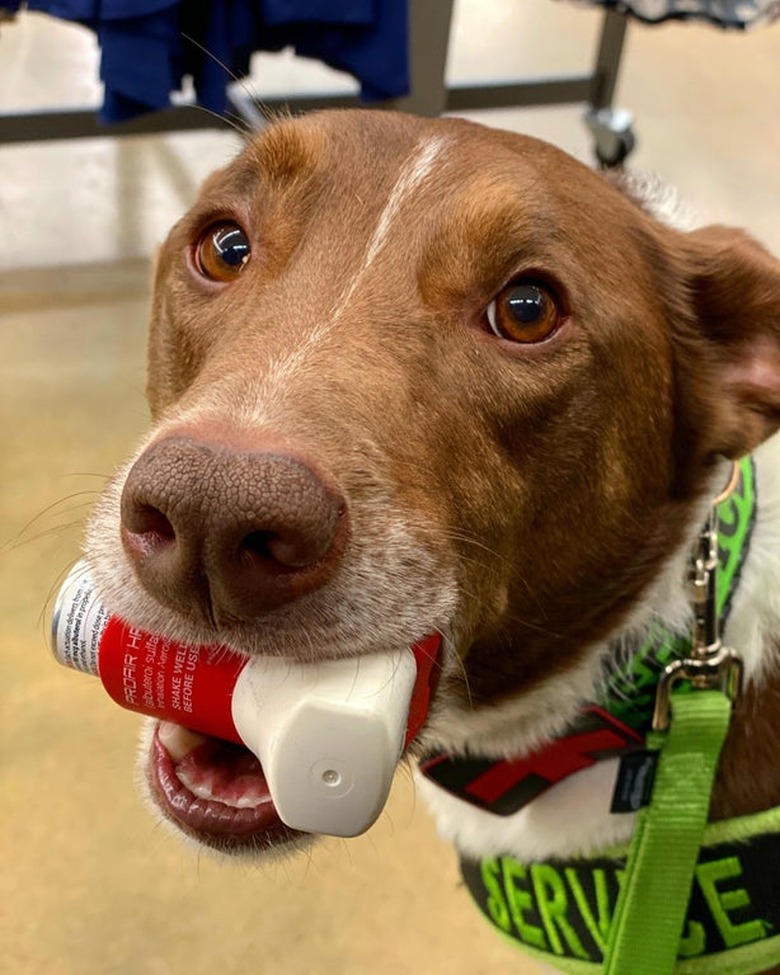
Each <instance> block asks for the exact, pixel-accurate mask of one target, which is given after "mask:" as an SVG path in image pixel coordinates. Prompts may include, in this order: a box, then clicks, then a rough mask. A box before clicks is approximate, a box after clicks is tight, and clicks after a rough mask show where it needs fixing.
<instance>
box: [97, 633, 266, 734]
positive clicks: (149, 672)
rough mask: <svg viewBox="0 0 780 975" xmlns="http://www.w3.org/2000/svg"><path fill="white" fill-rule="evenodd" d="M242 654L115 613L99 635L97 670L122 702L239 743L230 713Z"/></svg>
mask: <svg viewBox="0 0 780 975" xmlns="http://www.w3.org/2000/svg"><path fill="white" fill-rule="evenodd" d="M246 663H247V661H246V658H244V657H239V656H237V655H236V654H232V653H229V652H228V651H226V650H225V649H224V647H188V646H182V645H181V644H178V643H172V642H171V641H170V640H167V639H165V638H164V637H161V636H158V635H157V634H153V633H146V632H144V631H143V630H139V629H137V628H136V627H132V626H129V625H128V624H127V623H124V622H123V621H122V620H120V619H118V618H116V617H113V618H112V619H111V620H110V621H109V623H108V626H107V627H106V632H105V635H104V636H103V639H102V640H101V647H100V657H99V662H98V664H99V672H100V679H101V680H102V682H103V686H104V687H105V688H106V691H107V692H108V694H109V695H110V697H112V698H113V700H115V701H116V702H117V704H119V705H121V706H122V707H124V708H128V709H130V710H131V711H138V712H139V713H141V714H146V715H151V716H152V717H155V718H159V719H161V720H163V721H173V722H175V723H176V724H180V725H184V726H185V727H189V728H192V729H193V730H195V731H199V732H202V733H203V734H205V735H213V736H214V737H216V738H223V739H226V740H228V741H233V742H236V743H239V744H240V743H241V739H240V737H239V735H238V732H237V731H236V727H235V724H234V723H233V717H232V714H231V702H232V696H233V689H234V687H235V684H236V680H237V678H238V675H239V673H240V672H241V671H242V670H243V669H244V667H245V666H246Z"/></svg>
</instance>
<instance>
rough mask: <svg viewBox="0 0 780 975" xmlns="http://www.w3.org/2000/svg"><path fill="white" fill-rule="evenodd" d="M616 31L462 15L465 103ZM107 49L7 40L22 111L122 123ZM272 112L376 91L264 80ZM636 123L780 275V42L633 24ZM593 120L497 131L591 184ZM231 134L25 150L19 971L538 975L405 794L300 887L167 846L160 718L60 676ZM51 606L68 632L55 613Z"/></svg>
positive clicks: (19, 382)
mask: <svg viewBox="0 0 780 975" xmlns="http://www.w3.org/2000/svg"><path fill="white" fill-rule="evenodd" d="M602 16H603V15H602V13H601V12H600V11H597V10H596V9H594V8H592V7H590V6H588V5H587V4H585V5H572V4H569V3H565V2H553V0H522V2H517V0H456V3H455V8H454V17H453V24H452V30H451V34H450V43H449V51H448V58H447V78H448V80H449V81H450V82H453V83H454V82H466V81H468V82H471V81H476V80H485V81H495V80H499V79H504V78H514V77H517V76H526V75H544V76H548V75H556V74H567V73H576V72H580V71H583V70H584V71H587V70H589V69H590V67H591V64H592V62H593V58H594V53H595V48H596V43H597V38H598V36H599V31H600V29H601V23H602ZM98 57H99V55H98V49H97V45H96V42H95V39H94V35H93V34H91V33H90V32H89V31H87V30H86V29H83V28H81V27H78V26H74V25H67V24H64V23H62V22H59V21H55V20H52V19H49V18H47V17H45V16H42V15H35V14H29V13H25V14H21V15H20V16H19V17H18V18H17V19H16V21H15V22H14V23H11V24H0V112H16V111H19V110H22V109H38V108H55V107H56V108H63V107H68V106H83V105H94V106H97V105H99V104H100V102H101V98H102V95H101V88H100V85H99V83H98V80H97V79H98ZM248 86H249V87H250V88H251V89H252V90H253V91H254V92H255V93H256V94H257V95H258V96H260V97H263V96H266V97H270V96H272V95H277V94H290V93H295V92H300V91H326V90H327V91H343V92H351V91H354V90H355V89H356V85H355V83H354V82H353V81H352V80H351V79H350V78H348V77H347V76H345V75H342V74H339V73H337V72H335V71H332V70H330V69H328V68H326V67H324V66H322V65H321V64H319V63H317V62H311V61H305V60H302V59H296V58H293V57H292V56H291V55H289V54H288V53H283V54H278V55H271V54H262V55H257V56H255V57H254V58H253V61H252V74H251V78H250V80H249V82H248ZM616 104H618V105H620V106H623V107H625V108H627V109H629V110H630V111H631V112H632V113H633V114H634V117H635V131H636V135H637V138H638V147H637V149H636V151H635V152H634V153H633V154H632V155H631V157H630V159H629V168H631V169H640V170H651V171H653V172H655V173H657V174H658V175H659V176H660V177H661V178H662V179H663V180H665V181H667V182H669V183H671V184H672V185H674V186H676V187H677V188H678V189H679V191H680V193H681V195H682V197H683V199H684V200H685V201H686V202H687V203H688V204H690V206H691V207H693V208H694V209H695V210H697V211H699V212H700V213H701V214H702V216H703V217H704V218H705V219H707V220H712V221H718V222H724V223H732V224H737V225H740V226H743V227H746V228H747V229H749V230H750V231H751V232H752V233H754V234H755V235H756V236H757V237H758V238H759V239H760V240H762V241H763V242H764V243H765V244H766V245H767V246H769V247H770V248H771V249H773V250H774V251H775V253H779V254H780V191H778V161H779V160H780V108H779V106H780V26H776V27H774V28H772V27H770V28H757V29H755V30H754V31H751V32H749V33H747V34H743V33H737V32H728V33H726V32H723V31H720V30H718V29H716V28H713V27H711V26H706V25H701V24H685V25H683V24H671V23H670V24H666V25H663V26H660V27H645V26H642V25H640V24H638V23H637V22H635V21H632V22H631V23H630V24H629V29H628V34H627V38H626V47H625V51H624V56H623V64H622V69H621V74H620V82H619V86H618V90H617V97H616ZM582 112H583V108H582V106H581V105H578V106H570V107H552V108H535V109H522V110H519V109H501V110H492V111H481V112H474V113H472V117H474V118H475V119H478V120H480V121H483V122H486V123H488V124H492V125H496V126H499V127H505V128H508V129H512V130H516V131H524V132H528V133H530V134H533V135H537V136H540V137H542V138H545V139H548V140H550V141H552V142H554V143H556V144H558V145H559V146H561V147H563V148H564V149H566V150H568V151H570V152H572V153H573V154H575V155H576V156H578V157H580V158H582V159H584V160H587V161H591V157H592V151H593V141H592V138H591V136H590V134H589V132H588V131H587V129H586V128H585V126H584V125H583V122H582ZM237 146H238V140H237V138H236V137H235V135H234V134H233V133H231V132H230V131H229V130H227V131H208V132H197V133H179V134H167V135H157V136H142V137H122V138H109V139H86V140H79V141H58V142H43V143H35V144H17V145H3V144H2V143H0V228H1V232H0V375H2V381H1V382H0V390H1V392H0V410H1V411H2V423H1V424H0V436H1V437H2V444H1V445H0V468H1V469H2V479H1V481H0V630H1V631H2V637H1V638H0V695H1V696H2V701H1V710H0V720H1V721H2V736H1V737H0V750H1V758H0V777H1V780H2V795H3V828H2V833H0V852H1V853H2V862H3V869H2V873H1V875H0V903H2V905H3V910H2V913H1V914H0V925H2V926H3V927H5V930H2V931H0V943H2V945H3V951H2V954H1V955H0V971H7V972H9V973H11V972H13V973H23V975H28V973H29V975H33V973H39V972H40V973H43V972H45V973H47V975H103V973H106V975H108V973H111V975H113V973H116V975H124V973H127V975H168V973H170V975H180V973H182V975H183V973H188V975H206V973H211V972H214V971H220V972H224V973H226V975H243V973H250V972H252V973H255V972H259V973H277V972H278V973H285V975H317V973H344V975H358V973H360V975H362V973H375V972H376V973H407V972H408V973H411V972H415V973H418V972H425V973H438V972H442V973H444V972H446V973H448V975H467V973H468V975H480V973H485V975H488V973H497V972H509V971H512V972H517V973H527V975H531V973H534V972H536V971H537V969H536V968H535V967H534V966H533V964H531V963H530V962H526V961H525V960H523V959H522V957H521V956H520V955H519V954H518V953H517V952H516V951H515V950H514V949H513V948H512V947H510V946H509V945H508V944H506V943H504V942H503V941H502V940H501V939H500V938H499V937H497V936H496V935H495V934H494V933H493V931H491V930H490V929H489V928H488V926H487V925H486V923H485V922H484V921H483V920H482V919H481V918H480V917H479V916H478V914H477V913H476V911H475V910H474V908H473V907H472V906H471V904H470V902H469V897H468V894H467V893H466V892H465V891H464V890H462V889H460V888H459V881H458V873H457V867H456V862H455V857H454V854H453V851H452V850H451V849H450V848H449V846H448V845H446V844H445V843H443V842H441V841H440V840H438V838H437V837H436V835H435V833H434V830H433V827H432V825H431V823H430V821H429V819H428V818H427V816H426V814H425V811H424V810H423V809H422V808H421V807H420V806H419V804H418V803H417V802H416V799H415V794H414V789H413V786H412V784H411V782H410V781H409V778H408V776H407V775H403V774H401V775H399V779H398V782H397V783H396V787H395V791H394V795H393V798H392V800H391V803H390V805H389V807H388V809H387V811H386V812H385V814H384V815H383V816H382V818H381V820H380V822H379V823H378V824H377V825H376V826H375V827H374V828H373V829H372V830H371V831H370V832H369V833H368V834H367V835H366V836H364V837H361V838H359V839H356V840H350V841H343V842H342V841H324V842H322V843H321V844H320V846H319V847H318V848H317V849H315V850H314V852H313V853H312V855H311V857H310V858H308V859H303V860H301V861H295V862H292V863H289V864H279V865H275V866H267V865H266V866H262V867H249V866H246V865H242V864H240V863H227V864H220V863H216V862H214V861H212V860H211V859H209V858H207V857H204V856H199V855H197V854H194V853H193V852H191V851H190V850H188V849H187V848H185V847H184V846H183V845H181V844H180V843H178V842H174V841H172V840H171V839H170V838H169V837H168V836H167V835H166V834H165V833H164V832H162V831H161V830H160V829H159V828H158V827H157V826H156V825H155V824H154V822H153V820H152V819H151V818H150V817H149V816H148V815H147V813H146V812H145V811H144V809H143V808H142V807H141V804H140V801H139V799H138V798H137V796H136V793H135V791H134V789H133V785H132V778H133V764H134V749H135V734H136V728H137V724H138V719H137V718H136V717H135V716H133V715H132V714H129V713H124V712H122V711H120V710H119V709H118V708H117V707H115V706H114V705H113V704H112V703H111V702H110V701H109V700H108V698H107V697H105V696H104V694H103V692H102V691H101V689H100V688H99V686H97V684H96V683H95V682H94V681H92V680H90V679H88V678H84V677H82V676H80V675H77V674H73V673H67V672H65V671H63V670H62V669H61V668H59V667H57V666H56V665H55V664H54V663H53V661H52V660H51V659H50V657H49V654H48V650H47V637H46V630H47V622H48V618H47V613H48V611H49V609H50V601H51V596H52V591H53V590H54V589H55V588H56V585H57V582H58V580H59V579H60V578H61V576H62V573H63V571H64V570H65V569H66V568H67V567H68V565H69V564H70V562H71V561H72V559H73V558H74V557H75V556H76V554H77V552H78V548H79V541H80V535H81V526H82V524H83V520H84V518H85V516H86V514H87V512H88V510H89V508H90V506H91V504H92V503H93V502H94V499H95V497H96V494H97V492H98V491H99V490H100V487H101V485H102V484H103V482H104V480H105V478H106V477H107V476H109V475H110V474H111V472H112V471H113V469H114V468H115V466H116V465H117V464H118V463H119V462H120V461H121V460H122V459H123V458H124V457H125V456H126V455H127V453H128V452H129V450H130V449H131V447H132V445H133V443H134V441H135V439H136V438H137V437H138V436H139V435H140V434H141V432H142V431H143V430H144V429H145V427H146V423H147V415H146V407H145V402H144V353H145V328H146V315H147V301H148V281H149V275H150V257H151V255H152V254H153V252H154V249H155V248H156V247H157V245H158V244H159V243H160V241H161V240H162V239H163V237H164V236H165V234H166V232H167V229H168V227H169V226H170V224H171V223H172V222H173V221H174V220H175V219H176V218H177V217H178V216H179V215H180V214H181V213H182V212H183V210H184V209H185V208H186V207H187V206H188V205H189V203H190V202H191V200H192V199H193V196H194V194H195V191H196V188H197V186H198V184H199V183H200V181H201V180H202V179H203V178H204V176H205V175H206V174H207V173H209V172H210V171H211V170H212V169H214V168H215V167H217V166H219V165H221V164H223V163H225V162H226V161H227V160H229V159H230V158H231V156H232V155H233V154H234V152H235V151H236V148H237ZM47 607H48V608H47Z"/></svg>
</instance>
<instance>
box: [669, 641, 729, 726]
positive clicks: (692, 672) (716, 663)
mask: <svg viewBox="0 0 780 975" xmlns="http://www.w3.org/2000/svg"><path fill="white" fill-rule="evenodd" d="M742 674H743V666H742V658H741V657H739V656H738V655H737V654H736V653H735V652H734V651H733V650H731V649H729V648H728V647H724V646H720V647H719V648H718V649H717V651H716V652H715V653H714V654H710V655H709V656H707V657H706V658H695V659H694V658H687V659H685V660H675V661H673V662H672V663H670V664H669V665H668V666H667V667H665V668H664V672H663V673H662V674H661V679H660V681H659V683H658V691H657V692H656V696H655V710H654V712H653V730H654V731H667V730H668V729H669V716H670V709H669V702H670V698H671V693H672V689H673V688H674V686H675V684H677V683H678V682H679V681H682V680H685V681H688V682H689V683H690V684H691V687H693V688H694V690H705V691H708V690H714V689H718V690H720V691H722V692H723V693H724V694H725V695H726V697H727V698H728V699H729V700H730V701H731V702H732V704H733V703H734V702H735V701H736V700H737V698H738V697H739V694H740V691H741V690H742Z"/></svg>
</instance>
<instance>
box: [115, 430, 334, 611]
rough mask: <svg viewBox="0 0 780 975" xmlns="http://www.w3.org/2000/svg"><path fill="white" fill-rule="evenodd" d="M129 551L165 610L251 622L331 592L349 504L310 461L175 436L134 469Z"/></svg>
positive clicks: (125, 519) (127, 515) (125, 528)
mask: <svg viewBox="0 0 780 975" xmlns="http://www.w3.org/2000/svg"><path fill="white" fill-rule="evenodd" d="M121 517H122V541H123V544H124V547H125V550H126V552H127V553H128V555H129V557H130V559H131V560H132V562H133V564H134V566H135V569H136V572H137V574H138V577H139V579H140V580H141V583H142V584H143V586H144V587H145V588H146V590H147V591H148V592H149V593H151V594H152V595H153V596H154V597H155V598H156V599H157V600H158V601H159V602H161V603H163V604H164V605H166V606H169V607H172V608H174V609H177V610H179V611H181V612H183V613H185V614H186V615H193V614H194V615H196V616H198V617H200V618H205V619H208V620H209V621H217V622H220V621H221V622H227V621H251V620H253V619H257V618H258V617H259V616H260V615H262V614H263V613H264V612H266V611H268V610H270V609H274V608H276V607H279V606H282V605H284V604H285V603H289V602H292V601H293V600H294V599H297V598H299V597H300V596H303V595H305V594H306V593H310V592H312V591H313V590H315V589H318V588H319V587H321V586H323V585H324V584H325V583H326V582H327V581H328V579H329V578H330V577H331V576H332V575H333V573H334V571H335V570H336V568H337V566H338V564H339V561H340V558H341V555H342V553H343V551H344V548H345V545H346V539H347V534H348V517H347V506H346V502H345V500H344V498H343V496H342V495H341V493H340V492H339V491H338V489H337V488H335V487H334V486H332V485H329V484H327V483H326V482H325V480H324V478H323V476H322V475H320V474H319V473H317V471H315V469H314V468H313V466H311V465H310V464H309V463H307V462H306V461H305V460H303V459H300V458H298V457H295V456H293V455H290V454H287V453H284V452H273V451H270V452H260V451H258V452H253V451H245V450H236V449H233V448H230V447H226V446H222V445H218V444H212V443H206V442H201V441H199V440H196V439H193V438H190V437H185V436H169V437H167V438H164V439H162V440H160V441H158V442H157V443H155V444H153V445H152V446H151V447H149V448H148V449H147V450H146V451H145V452H144V453H143V454H142V455H141V456H140V457H139V459H138V460H137V461H136V462H135V464H134V465H133V467H132V468H131V470H130V472H129V474H128V476H127V480H126V481H125V485H124V489H123V492H122V504H121Z"/></svg>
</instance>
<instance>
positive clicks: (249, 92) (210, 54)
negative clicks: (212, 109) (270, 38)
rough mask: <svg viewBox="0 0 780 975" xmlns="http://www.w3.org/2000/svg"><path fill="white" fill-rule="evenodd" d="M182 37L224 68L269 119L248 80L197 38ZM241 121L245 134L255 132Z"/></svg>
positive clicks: (187, 35)
mask: <svg viewBox="0 0 780 975" xmlns="http://www.w3.org/2000/svg"><path fill="white" fill-rule="evenodd" d="M181 36H182V37H183V38H184V40H186V41H188V42H189V43H190V44H192V45H193V46H194V47H196V48H198V50H199V51H201V53H203V54H205V55H206V57H207V58H210V59H211V60H212V61H213V62H214V63H215V64H216V65H218V66H219V67H220V68H222V70H223V71H224V72H225V74H226V75H227V76H228V77H229V78H231V79H232V80H233V81H234V82H235V83H236V84H238V85H240V86H241V87H242V88H243V90H244V93H245V94H246V96H247V97H248V98H249V100H250V101H251V102H252V104H253V105H254V107H255V108H256V109H257V111H258V112H259V113H260V115H262V116H263V117H264V118H265V119H268V117H269V112H268V110H267V107H266V106H264V105H263V103H262V101H261V99H260V98H259V97H258V95H257V92H255V91H252V89H251V88H250V87H249V84H248V83H247V80H246V78H242V77H240V76H239V75H237V74H236V72H235V71H233V70H232V69H231V68H230V67H229V66H228V65H227V64H225V62H224V61H222V60H221V59H220V58H218V57H217V56H216V54H214V53H213V52H212V51H210V50H209V49H208V48H207V47H204V45H203V44H201V43H200V42H199V41H197V40H195V38H194V37H192V36H191V35H189V34H185V33H184V32H182V35H181ZM212 114H213V113H212ZM241 121H242V122H244V124H245V126H246V129H245V134H250V133H252V132H253V129H252V126H251V125H250V124H249V122H248V121H247V120H246V119H241Z"/></svg>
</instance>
